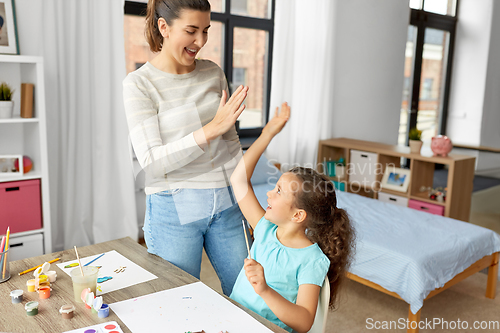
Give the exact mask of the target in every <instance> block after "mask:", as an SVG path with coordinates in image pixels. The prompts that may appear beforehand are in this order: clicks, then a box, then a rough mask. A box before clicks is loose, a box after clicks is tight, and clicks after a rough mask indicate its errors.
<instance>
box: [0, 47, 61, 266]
mask: <svg viewBox="0 0 500 333" xmlns="http://www.w3.org/2000/svg"><path fill="white" fill-rule="evenodd" d="M0 82H7V83H8V84H9V85H10V86H11V87H12V88H13V89H15V91H14V94H13V101H14V116H13V118H10V119H0V155H11V154H17V155H26V156H29V157H30V158H31V160H32V161H33V168H32V169H31V171H29V172H28V173H25V174H24V175H16V174H12V175H7V174H4V175H1V176H0V185H2V187H3V188H5V187H8V184H7V183H9V182H22V181H33V180H39V181H40V202H41V204H40V206H41V207H40V209H41V216H42V221H41V226H42V227H41V228H36V229H32V230H24V231H21V232H12V233H11V236H10V242H9V243H10V245H11V252H12V255H9V257H10V259H11V260H14V259H19V258H18V257H16V255H15V253H17V254H18V255H20V256H24V253H26V254H29V255H26V256H30V257H31V256H35V255H40V254H43V253H51V252H52V239H51V225H50V221H51V219H50V199H49V198H50V193H49V173H48V157H47V128H46V110H45V87H44V69H43V58H41V57H34V56H22V55H0ZM21 83H32V84H34V87H35V88H34V96H33V98H34V99H33V118H21V117H20V106H21ZM16 184H18V183H16ZM21 184H23V183H21ZM4 205H5V202H4ZM26 205H29V202H28V203H26ZM1 207H2V203H1V202H0V208H1ZM7 208H8V207H3V208H2V209H7ZM27 208H31V207H29V206H28V207H27ZM1 216H2V215H0V217H1ZM0 222H2V225H4V224H8V225H9V226H11V230H12V229H13V227H12V226H15V224H16V223H19V222H18V221H15V220H12V221H10V220H9V221H5V220H4V221H0ZM3 232H4V230H0V233H3ZM39 235H41V236H42V239H43V240H42V243H41V244H40V247H37V246H34V244H32V243H31V242H30V238H33V239H35V238H36V239H40V236H39ZM35 236H36V237H35ZM20 239H22V242H21V243H19V244H16V241H17V240H20ZM15 245H18V246H17V247H16V246H15ZM36 245H38V244H36ZM22 247H25V249H21V248H22ZM36 248H41V251H42V252H43V253H37V252H36V251H37V250H36Z"/></svg>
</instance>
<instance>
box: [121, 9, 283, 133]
mask: <svg viewBox="0 0 500 333" xmlns="http://www.w3.org/2000/svg"><path fill="white" fill-rule="evenodd" d="M209 2H210V5H211V7H212V13H211V27H210V30H209V39H208V42H207V44H206V45H205V46H204V47H203V48H202V49H201V51H200V53H199V54H198V55H199V57H200V58H205V59H210V60H212V61H214V62H215V63H217V64H218V65H219V66H220V67H221V68H222V69H223V70H224V72H225V73H226V77H227V79H228V82H229V89H230V91H231V92H232V91H234V89H236V87H238V86H239V85H240V84H245V85H248V86H249V87H250V89H251V90H250V94H249V95H248V97H247V99H246V101H245V104H246V109H245V111H244V112H243V114H242V115H241V116H240V118H239V119H238V121H239V126H238V127H239V129H238V133H239V135H240V137H256V136H258V135H259V134H260V132H261V130H262V128H263V127H264V125H265V124H266V122H267V117H268V112H269V111H268V110H269V97H270V96H269V95H270V91H271V89H270V86H271V74H270V73H271V62H272V61H271V60H272V42H273V32H274V2H275V0H209ZM146 3H147V0H137V1H125V22H124V34H125V56H126V63H127V73H129V72H131V71H134V70H135V69H137V68H138V67H140V66H141V65H142V64H144V63H145V62H146V61H149V60H151V59H152V58H154V57H155V56H156V54H153V53H151V52H150V51H149V45H148V44H147V42H146V39H145V37H144V24H145V15H146Z"/></svg>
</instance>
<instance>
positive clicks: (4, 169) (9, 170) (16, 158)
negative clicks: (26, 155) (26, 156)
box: [0, 155, 24, 177]
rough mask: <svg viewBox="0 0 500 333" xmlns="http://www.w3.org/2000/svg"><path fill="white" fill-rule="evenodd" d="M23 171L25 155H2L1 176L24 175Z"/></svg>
mask: <svg viewBox="0 0 500 333" xmlns="http://www.w3.org/2000/svg"><path fill="white" fill-rule="evenodd" d="M16 165H17V168H16ZM23 171H24V166H23V155H0V177H2V176H10V177H12V176H22V175H23Z"/></svg>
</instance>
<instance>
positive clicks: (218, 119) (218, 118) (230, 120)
mask: <svg viewBox="0 0 500 333" xmlns="http://www.w3.org/2000/svg"><path fill="white" fill-rule="evenodd" d="M247 92H248V87H243V86H239V87H238V89H236V91H235V92H234V93H233V95H232V96H231V97H230V98H229V100H228V101H227V102H226V99H227V93H226V91H225V90H223V91H222V97H221V99H220V104H219V109H218V110H217V114H216V115H215V117H214V119H212V121H211V122H210V123H208V124H207V125H206V126H207V129H206V130H205V136H206V139H207V141H210V140H212V139H214V138H216V137H218V136H220V135H222V134H224V133H226V132H227V131H229V129H230V128H231V127H232V126H233V125H234V123H236V120H237V119H238V117H239V116H240V114H241V113H242V112H243V110H245V105H241V103H243V101H244V100H245V98H246V97H247Z"/></svg>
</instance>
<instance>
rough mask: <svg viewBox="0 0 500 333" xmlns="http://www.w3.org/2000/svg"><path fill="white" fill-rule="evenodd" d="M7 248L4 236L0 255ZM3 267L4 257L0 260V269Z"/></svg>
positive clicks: (0, 246)
mask: <svg viewBox="0 0 500 333" xmlns="http://www.w3.org/2000/svg"><path fill="white" fill-rule="evenodd" d="M4 246H5V236H2V244H1V245H0V253H3V248H4ZM1 267H3V256H2V258H1V259H0V268H1Z"/></svg>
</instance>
